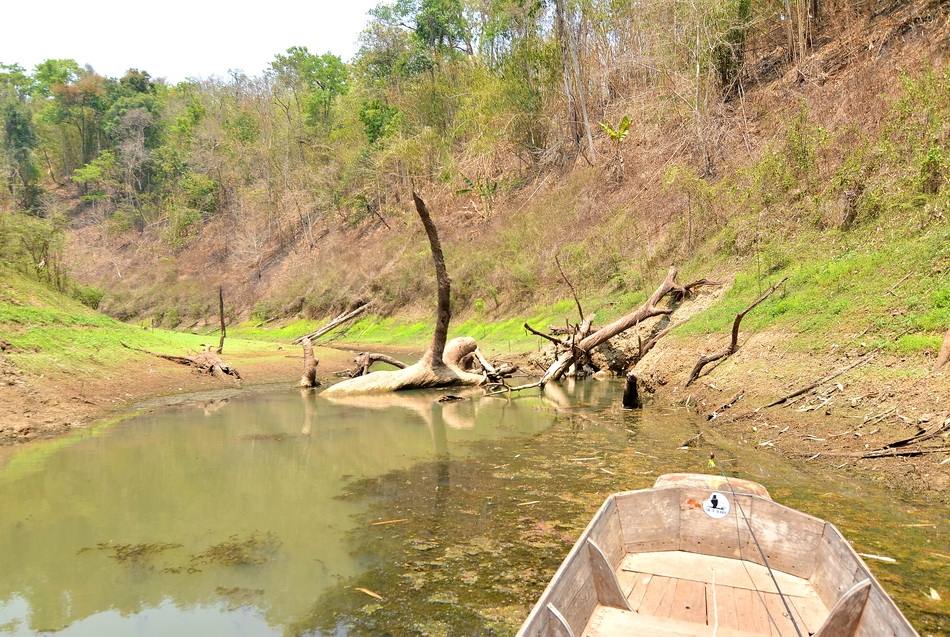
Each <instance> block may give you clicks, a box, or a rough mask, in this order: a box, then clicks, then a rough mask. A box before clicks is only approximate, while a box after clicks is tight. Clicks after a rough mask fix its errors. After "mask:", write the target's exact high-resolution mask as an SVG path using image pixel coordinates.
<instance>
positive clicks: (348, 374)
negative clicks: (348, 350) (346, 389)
mask: <svg viewBox="0 0 950 637" xmlns="http://www.w3.org/2000/svg"><path fill="white" fill-rule="evenodd" d="M353 362H354V363H356V366H355V367H353V368H352V369H348V370H345V371H342V372H336V375H337V376H340V377H342V378H356V377H357V376H365V375H366V374H368V373H369V368H370V367H372V366H373V363H386V364H387V365H392V366H393V367H395V368H396V369H405V368H406V364H405V363H403V362H402V361H401V360H397V359H395V358H393V357H392V356H387V355H386V354H379V353H376V352H360V353H359V354H357V355H356V357H355V358H353Z"/></svg>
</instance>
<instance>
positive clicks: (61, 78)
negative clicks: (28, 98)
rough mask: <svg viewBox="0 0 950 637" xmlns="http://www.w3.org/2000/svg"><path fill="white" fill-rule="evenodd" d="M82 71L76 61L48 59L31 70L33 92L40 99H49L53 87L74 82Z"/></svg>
mask: <svg viewBox="0 0 950 637" xmlns="http://www.w3.org/2000/svg"><path fill="white" fill-rule="evenodd" d="M81 72H82V69H81V68H80V66H79V64H78V63H77V62H76V60H70V59H49V60H44V61H42V62H40V63H39V64H37V65H36V66H35V67H34V69H33V80H34V82H35V92H36V94H37V95H39V96H41V97H49V96H50V95H51V94H52V91H53V87H54V86H57V85H60V86H62V85H66V84H71V83H72V82H75V81H76V80H77V79H78V78H79V75H80V73H81Z"/></svg>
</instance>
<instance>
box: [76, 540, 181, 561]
mask: <svg viewBox="0 0 950 637" xmlns="http://www.w3.org/2000/svg"><path fill="white" fill-rule="evenodd" d="M181 546H182V545H181V544H173V543H165V542H146V543H141V544H116V543H114V542H100V543H99V544H97V545H96V546H95V547H91V546H87V547H84V548H81V549H79V551H78V553H77V555H81V554H82V553H87V552H90V551H103V552H107V553H108V554H109V557H111V558H112V559H114V560H115V561H116V562H120V563H130V564H144V563H146V562H149V561H151V559H152V558H154V557H156V556H158V555H160V554H162V553H164V552H165V551H169V550H171V549H178V548H181Z"/></svg>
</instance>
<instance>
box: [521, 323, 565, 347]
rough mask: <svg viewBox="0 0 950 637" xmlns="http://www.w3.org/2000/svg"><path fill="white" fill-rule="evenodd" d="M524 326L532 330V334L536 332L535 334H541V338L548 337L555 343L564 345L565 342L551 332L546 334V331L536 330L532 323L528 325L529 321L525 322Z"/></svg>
mask: <svg viewBox="0 0 950 637" xmlns="http://www.w3.org/2000/svg"><path fill="white" fill-rule="evenodd" d="M524 328H525V329H526V330H528V331H529V332H531V333H532V334H534V335H535V336H540V337H541V338H544V339H547V340H549V341H551V342H552V343H554V344H555V345H558V346H560V345H563V343H562V342H561V341H559V340H558V339H556V338H554V337H553V336H551V335H550V334H545V333H544V332H541V331H539V330H536V329H534V328H533V327H531V326H530V325H528V324H527V323H525V324H524Z"/></svg>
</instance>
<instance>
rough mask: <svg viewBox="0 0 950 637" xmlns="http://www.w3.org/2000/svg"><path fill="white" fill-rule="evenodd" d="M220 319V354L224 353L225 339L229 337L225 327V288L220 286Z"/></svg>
mask: <svg viewBox="0 0 950 637" xmlns="http://www.w3.org/2000/svg"><path fill="white" fill-rule="evenodd" d="M218 317H219V318H220V319H221V337H220V338H219V339H218V354H221V353H223V352H224V337H225V336H227V335H228V328H227V327H225V325H224V288H222V287H221V286H220V285H219V286H218Z"/></svg>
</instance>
